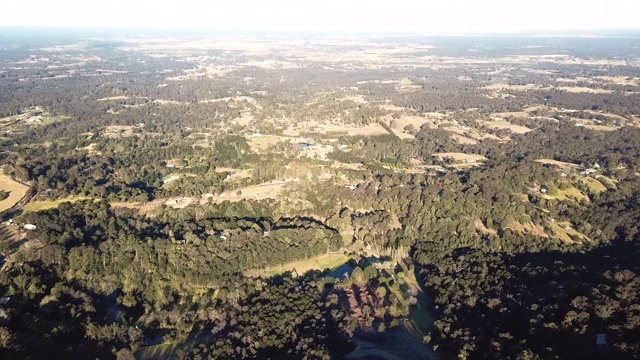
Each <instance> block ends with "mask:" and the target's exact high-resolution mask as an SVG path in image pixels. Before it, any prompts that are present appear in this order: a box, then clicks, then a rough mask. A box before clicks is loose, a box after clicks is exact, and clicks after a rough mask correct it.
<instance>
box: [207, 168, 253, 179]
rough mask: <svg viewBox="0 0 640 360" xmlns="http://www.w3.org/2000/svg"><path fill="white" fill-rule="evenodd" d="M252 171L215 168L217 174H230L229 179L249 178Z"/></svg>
mask: <svg viewBox="0 0 640 360" xmlns="http://www.w3.org/2000/svg"><path fill="white" fill-rule="evenodd" d="M252 171H253V169H244V170H240V169H234V168H227V167H216V172H219V173H224V172H228V173H230V174H231V179H244V178H250V177H251V173H252Z"/></svg>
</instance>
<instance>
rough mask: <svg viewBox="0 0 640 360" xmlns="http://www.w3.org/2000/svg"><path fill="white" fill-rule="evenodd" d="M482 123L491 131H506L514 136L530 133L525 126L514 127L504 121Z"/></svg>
mask: <svg viewBox="0 0 640 360" xmlns="http://www.w3.org/2000/svg"><path fill="white" fill-rule="evenodd" d="M482 123H483V124H484V125H486V126H488V127H490V128H493V129H508V130H509V131H511V132H512V133H514V134H526V133H528V132H529V131H531V129H529V128H528V127H526V126H521V125H515V124H512V123H510V122H508V121H506V120H494V121H483V122H482Z"/></svg>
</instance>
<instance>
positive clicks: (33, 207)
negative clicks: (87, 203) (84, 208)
mask: <svg viewBox="0 0 640 360" xmlns="http://www.w3.org/2000/svg"><path fill="white" fill-rule="evenodd" d="M86 199H89V198H88V197H86V196H77V197H65V198H62V199H57V200H43V201H32V202H30V203H28V204H26V205H25V206H23V207H22V210H23V211H24V212H37V211H41V210H47V209H53V208H57V207H58V205H60V204H62V203H63V202H76V201H80V200H86Z"/></svg>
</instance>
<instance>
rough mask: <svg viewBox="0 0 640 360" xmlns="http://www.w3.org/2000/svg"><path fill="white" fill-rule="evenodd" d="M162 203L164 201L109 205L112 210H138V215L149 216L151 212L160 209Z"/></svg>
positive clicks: (113, 203) (112, 203)
mask: <svg viewBox="0 0 640 360" xmlns="http://www.w3.org/2000/svg"><path fill="white" fill-rule="evenodd" d="M163 203H164V200H161V199H159V200H154V201H149V202H111V203H110V205H111V207H113V208H116V209H118V208H121V209H134V210H138V212H139V213H140V214H147V215H148V214H150V213H151V212H152V211H153V210H155V209H156V208H158V207H160V206H161V205H162V204H163Z"/></svg>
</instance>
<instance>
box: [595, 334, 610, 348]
mask: <svg viewBox="0 0 640 360" xmlns="http://www.w3.org/2000/svg"><path fill="white" fill-rule="evenodd" d="M606 336H607V335H606V334H596V345H598V346H607V345H609V344H607V339H606Z"/></svg>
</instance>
